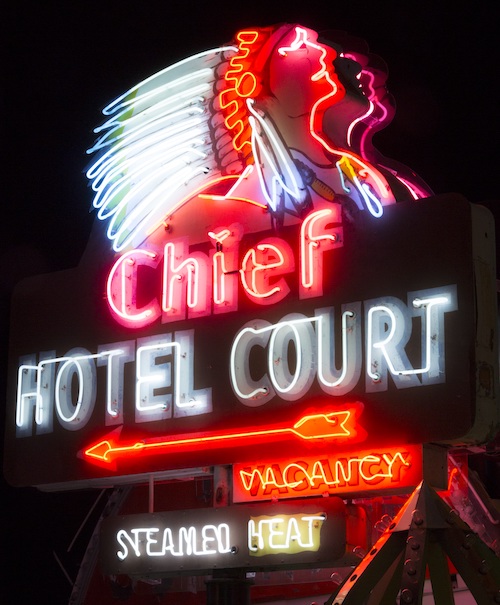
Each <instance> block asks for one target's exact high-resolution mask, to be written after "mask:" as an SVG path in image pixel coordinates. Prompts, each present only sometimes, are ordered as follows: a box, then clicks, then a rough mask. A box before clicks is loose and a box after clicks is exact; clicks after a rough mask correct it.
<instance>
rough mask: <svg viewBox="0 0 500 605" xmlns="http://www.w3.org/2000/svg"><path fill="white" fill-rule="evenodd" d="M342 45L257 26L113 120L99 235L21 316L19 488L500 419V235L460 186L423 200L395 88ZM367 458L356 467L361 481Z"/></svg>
mask: <svg viewBox="0 0 500 605" xmlns="http://www.w3.org/2000/svg"><path fill="white" fill-rule="evenodd" d="M340 46H341V45H340ZM340 46H339V45H335V48H334V47H333V46H330V45H328V44H326V43H324V42H319V41H318V36H317V34H316V33H315V32H314V31H312V30H309V29H307V28H304V27H301V26H299V25H284V26H277V27H269V28H257V29H252V30H250V29H249V30H243V31H241V32H239V33H238V34H237V35H236V38H235V42H234V44H228V45H225V46H222V47H220V48H216V49H214V50H211V51H206V52H202V53H199V54H197V55H195V56H193V57H190V58H188V59H185V60H184V61H181V62H179V63H177V64H175V65H173V66H170V67H167V68H166V69H164V70H162V71H161V72H159V73H158V74H155V75H153V76H151V77H150V78H148V79H146V80H144V81H143V82H141V83H140V84H138V85H137V86H135V87H133V88H132V89H131V90H130V91H128V92H126V93H124V94H123V95H121V96H120V97H119V98H118V99H116V101H114V102H112V103H111V104H110V105H108V107H107V108H106V109H105V110H104V114H105V116H106V118H105V121H104V123H103V124H102V125H101V126H100V127H99V128H97V129H96V132H97V133H98V138H97V141H96V142H95V144H94V145H93V147H92V148H91V149H90V150H89V153H90V154H91V155H92V165H91V166H90V168H89V170H88V177H89V179H90V181H91V184H92V189H93V192H94V193H93V195H94V198H93V204H94V207H95V209H96V215H97V219H98V220H97V221H96V225H95V232H94V234H93V236H92V239H91V242H92V243H91V244H89V247H88V249H87V251H86V252H85V255H84V257H83V258H82V262H81V263H80V265H79V266H78V267H77V268H76V269H74V270H72V271H68V272H64V273H60V274H58V275H49V276H44V277H43V278H40V279H37V280H33V281H31V282H30V281H29V280H28V281H27V282H26V283H25V284H21V285H20V287H19V289H18V291H17V293H16V298H15V300H14V301H13V304H12V309H13V322H12V326H11V334H12V339H11V349H10V357H9V359H10V367H9V387H8V389H9V406H8V414H7V431H6V432H7V436H6V440H5V443H6V456H5V460H6V461H5V467H6V476H8V477H10V478H11V479H10V480H11V481H12V482H13V483H16V484H21V485H44V486H47V485H49V486H60V485H62V484H65V485H66V484H67V485H68V487H70V486H71V485H72V484H74V483H76V484H79V483H81V482H83V483H85V484H88V483H89V482H90V484H91V485H93V484H97V483H99V482H104V481H108V484H109V481H112V479H113V477H115V476H125V477H128V478H130V479H131V480H133V479H132V478H133V477H134V476H136V475H141V474H143V473H146V472H147V473H149V474H152V475H155V474H156V473H158V472H162V473H163V472H169V473H170V472H172V473H176V472H177V471H178V470H179V469H185V468H191V467H200V466H201V467H210V466H213V465H217V464H231V463H233V462H234V461H235V460H238V461H239V462H241V463H248V462H249V460H248V458H249V456H250V453H249V451H250V449H251V447H249V446H252V445H258V446H259V448H260V449H259V452H260V455H261V456H262V457H263V459H266V460H276V459H277V451H276V450H277V449H278V444H279V450H280V451H279V456H278V459H283V458H284V457H288V458H289V457H296V456H299V457H300V458H301V459H302V458H304V457H305V458H304V459H306V458H308V457H309V456H313V458H314V456H316V453H317V452H318V451H320V449H321V448H322V446H323V445H324V443H325V442H332V443H333V442H335V443H336V444H337V445H339V446H341V447H342V449H343V450H344V449H345V450H346V451H352V450H353V449H354V447H361V446H362V447H363V448H364V449H366V448H370V447H372V446H373V448H374V450H373V451H375V452H388V451H392V450H391V447H392V445H393V444H394V440H395V439H396V440H397V441H398V442H403V443H421V442H427V441H432V442H441V441H446V442H457V441H460V440H461V439H465V440H466V441H468V440H473V441H474V440H475V439H477V438H478V437H477V432H478V431H480V430H482V432H483V433H484V431H485V430H486V429H485V428H484V427H489V426H493V424H494V422H495V421H494V419H493V418H492V416H494V415H495V413H496V412H494V410H495V409H496V408H495V406H494V395H493V393H494V389H493V388H492V387H491V388H487V386H486V387H485V386H484V384H485V381H484V376H485V375H486V376H487V377H489V382H488V381H486V382H487V385H488V384H489V385H490V386H491V385H493V384H494V383H495V380H496V378H495V376H496V373H497V368H496V365H497V363H496V362H497V356H496V348H495V347H496V344H495V343H496V340H495V338H493V339H492V338H491V334H493V335H494V334H495V330H496V324H495V322H494V321H493V319H492V318H494V317H495V316H496V303H495V286H494V284H495V272H494V269H493V262H494V261H493V259H494V254H495V251H494V237H493V231H494V228H493V225H492V222H491V221H490V219H489V218H487V217H485V216H484V215H482V213H481V211H480V210H479V209H478V208H476V207H474V208H473V207H471V206H470V205H469V204H468V203H467V202H465V201H464V200H461V199H457V197H456V196H452V197H449V198H447V197H442V198H430V199H419V202H418V204H417V203H414V201H415V199H417V198H421V197H425V196H428V195H430V193H431V192H430V190H428V188H426V186H425V184H423V183H422V182H421V180H420V179H419V178H418V177H417V176H416V175H414V174H413V173H412V172H411V171H409V170H407V169H405V168H404V167H402V166H400V165H396V164H393V163H391V161H390V160H386V159H385V158H382V156H380V155H379V154H377V153H376V151H375V149H374V148H373V146H372V145H371V137H372V134H373V132H374V131H375V130H377V129H379V128H380V127H382V126H384V125H385V124H387V123H388V121H389V119H390V117H391V115H392V110H391V109H390V107H389V103H388V100H387V98H386V96H385V92H384V91H385V76H383V75H381V74H380V73H379V72H377V71H376V70H375V69H374V68H372V67H371V62H370V61H371V59H370V57H368V56H366V57H365V56H362V55H360V54H359V53H358V52H355V51H352V52H350V50H349V48H348V44H347V46H346V48H344V49H343V50H341V48H340ZM353 60H356V61H357V62H358V68H357V75H356V77H354V78H353V77H352V72H353V69H352V61H353ZM354 80H355V81H354ZM383 93H384V94H383ZM409 225H411V229H408V226H409ZM445 232H446V233H447V245H446V247H443V245H442V234H443V233H445ZM423 242H424V243H425V245H424V244H423ZM436 259H439V262H437V261H436ZM479 262H481V263H482V264H481V265H478V263H479ZM485 267H486V269H485ZM479 278H480V284H479V283H477V282H478V280H479ZM484 284H489V285H490V286H491V287H490V288H489V289H488V288H485V287H484ZM492 284H493V285H492ZM62 292H64V293H65V295H64V296H62V295H61V293H62ZM285 305H286V308H285ZM484 309H486V310H485V311H484V313H483V310H484ZM62 326H71V329H65V328H63V327H62ZM483 335H489V336H488V337H486V336H483ZM478 366H480V367H481V372H478V371H477V367H478ZM485 368H486V370H485ZM479 381H481V384H477V383H478V382H479ZM433 401H439V402H440V405H439V408H438V406H435V405H434V404H433V403H432V402H433ZM478 410H479V413H478ZM481 410H488V414H489V416H488V419H487V420H483V421H476V419H479V418H480V417H481V415H482V412H481ZM342 414H347V415H348V416H349V420H346V421H344V419H343V418H341V415H342ZM451 416H453V417H454V419H456V422H454V423H449V422H448V418H449V417H451ZM334 421H335V422H336V423H337V424H335V422H334ZM480 426H481V427H483V428H482V429H479V427H480ZM482 438H483V437H482ZM61 442H64V444H65V448H67V449H68V453H67V454H66V453H65V454H64V456H63V457H64V460H62V459H60V453H61V451H62V450H61V447H60V443H61ZM387 448H389V449H387ZM20 450H22V451H23V454H22V455H18V454H17V452H19V451H20ZM65 451H66V450H65ZM367 455H368V456H369V454H367ZM402 455H403V454H402ZM349 456H350V458H352V459H353V460H354V459H355V458H356V456H354V455H353V456H351V454H349ZM319 459H320V458H316V461H317V460H319ZM26 460H29V461H30V463H29V464H26ZM370 460H371V458H367V459H366V460H364V461H360V460H358V462H356V463H355V462H353V463H352V464H354V465H356V464H358V466H359V465H361V466H360V468H361V471H360V476H361V477H362V478H363V477H364V476H365V469H366V467H367V464H368V462H369V461H370ZM273 464H274V463H273ZM312 464H313V466H314V461H313V463H312ZM358 470H359V469H358ZM318 472H319V471H318ZM405 472H406V471H405ZM325 473H326V471H325ZM358 474H359V473H358ZM403 474H404V473H403ZM368 476H369V474H367V475H366V477H368ZM364 480H365V479H363V481H364ZM277 481H278V479H277ZM369 481H372V479H370V480H369ZM369 481H368V479H366V481H365V483H366V482H369ZM278 484H279V482H278ZM279 485H281V484H279ZM288 488H290V486H288ZM288 488H287V489H288ZM280 489H282V487H280ZM283 489H284V488H283ZM311 489H313V486H311Z"/></svg>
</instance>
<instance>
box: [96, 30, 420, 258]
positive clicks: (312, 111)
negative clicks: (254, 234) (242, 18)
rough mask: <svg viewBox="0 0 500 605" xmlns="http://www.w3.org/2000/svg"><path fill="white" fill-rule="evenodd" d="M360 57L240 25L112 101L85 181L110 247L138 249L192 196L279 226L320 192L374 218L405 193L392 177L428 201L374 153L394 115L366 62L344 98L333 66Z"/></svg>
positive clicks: (416, 184)
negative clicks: (377, 135) (377, 137)
mask: <svg viewBox="0 0 500 605" xmlns="http://www.w3.org/2000/svg"><path fill="white" fill-rule="evenodd" d="M336 48H337V47H336ZM359 56H360V55H359V53H356V52H351V51H350V50H349V49H348V48H347V49H345V50H344V51H342V50H340V49H334V48H333V47H332V46H330V45H329V44H326V43H323V42H319V41H318V36H317V34H316V32H314V31H313V30H311V29H308V28H305V27H302V26H300V25H282V26H273V27H267V28H255V29H244V30H241V31H239V32H238V33H237V35H236V37H235V43H234V44H230V45H225V46H221V47H219V48H215V49H213V50H211V51H205V52H201V53H198V54H197V55H193V56H192V57H189V58H187V59H185V60H183V61H180V62H179V63H176V64H175V65H172V66H170V67H168V68H166V69H164V70H162V71H160V72H158V73H157V74H154V75H152V76H150V77H149V78H147V79H146V80H144V81H143V82H140V83H139V84H137V85H136V86H134V87H133V88H131V89H130V90H129V91H127V92H126V93H124V94H123V95H121V96H120V97H118V99H116V101H114V102H112V103H110V104H109V105H108V107H106V108H105V110H104V112H103V113H104V114H105V116H106V120H105V121H104V123H103V124H102V125H101V126H99V127H98V128H96V129H95V132H96V133H98V139H97V141H96V142H95V144H94V145H93V146H92V147H91V149H89V153H97V154H99V156H98V157H97V159H96V160H95V161H94V163H93V164H92V165H91V167H90V168H89V170H88V172H87V175H88V178H89V179H90V180H91V182H92V189H93V191H94V200H93V205H94V207H95V208H96V210H97V216H98V218H99V219H100V220H105V221H108V229H107V237H108V238H109V240H110V241H111V243H112V246H113V249H114V250H115V251H117V252H126V251H127V250H129V249H131V248H133V247H138V246H140V245H141V244H142V243H143V242H144V241H145V240H146V239H147V238H148V237H150V236H151V234H153V233H155V231H156V229H157V228H158V226H161V225H162V224H163V223H164V221H165V219H166V217H171V216H172V215H174V214H175V213H176V212H178V211H179V209H180V208H181V207H183V206H184V205H185V204H187V203H189V202H190V201H191V200H193V199H194V198H195V197H197V199H200V198H201V199H207V198H208V199H214V200H215V199H217V200H225V199H232V200H235V201H238V202H250V204H252V205H255V206H256V207H259V206H260V207H265V208H267V209H268V210H269V212H270V214H271V216H272V217H276V221H277V223H278V224H280V223H282V222H283V217H284V216H285V215H287V214H292V215H294V216H298V217H302V215H303V212H304V210H305V209H310V208H311V207H314V204H315V203H316V201H317V199H318V196H319V197H321V196H323V197H322V199H327V200H328V201H330V202H331V201H334V200H335V198H336V197H337V196H340V197H342V196H344V198H345V197H347V198H351V199H352V200H354V201H355V203H356V204H357V205H358V207H359V209H360V210H366V211H367V212H368V213H369V214H371V215H372V216H373V217H374V218H377V219H378V218H381V217H382V216H383V213H384V206H385V205H387V204H390V203H393V202H394V201H396V196H397V195H398V196H400V195H403V194H402V193H401V191H402V189H401V188H400V187H399V188H397V189H394V190H393V188H392V185H391V184H390V183H393V182H394V179H396V180H398V181H399V183H400V184H402V185H403V189H406V190H407V192H408V197H409V198H410V199H417V198H419V197H422V196H425V195H428V191H429V190H428V189H426V188H425V186H423V185H422V183H421V182H420V180H419V179H418V177H413V176H412V173H411V171H409V170H408V171H405V170H404V169H401V170H399V169H398V166H399V165H396V164H395V163H391V162H390V161H387V162H385V164H384V163H383V162H382V161H381V160H382V159H383V158H382V156H381V155H380V154H377V153H376V152H374V149H373V146H372V145H371V137H372V133H373V132H374V131H376V130H379V129H380V128H382V127H383V126H384V125H385V124H386V122H388V121H389V120H390V118H391V117H392V114H390V112H389V111H388V109H387V107H388V105H387V104H384V98H383V96H382V95H383V90H385V89H384V87H383V82H384V81H385V80H380V78H379V79H377V76H376V75H375V73H376V70H374V69H371V68H370V65H368V64H365V63H363V65H362V66H361V70H360V73H359V78H358V80H357V81H358V82H359V84H357V85H355V88H356V86H357V88H356V94H357V99H358V101H357V104H356V103H351V102H350V101H349V99H348V98H347V97H348V91H347V88H348V85H347V83H346V80H345V77H347V78H348V79H349V78H351V76H346V73H347V72H346V70H345V69H344V68H343V67H342V66H343V65H344V67H345V63H342V62H346V61H351V63H352V60H357V59H358V58H359ZM351 79H352V78H351ZM381 81H382V84H381V83H380V82H381ZM351 88H352V83H351ZM349 103H350V105H349ZM346 108H347V109H346ZM326 112H328V119H326ZM294 120H295V121H294ZM299 123H303V126H304V127H302V126H300V127H299ZM332 125H334V126H332ZM299 159H300V162H298V160H299ZM338 162H340V163H341V164H342V166H343V169H342V170H339V169H338ZM304 163H305V167H304V166H303V164H304ZM328 163H329V166H328V169H327V170H325V167H326V166H327V164H328ZM379 164H380V166H383V167H387V168H388V170H381V169H380V167H379ZM330 169H331V170H330ZM389 173H390V174H392V177H391V179H390V180H387V179H388V178H389V177H388V174H389ZM311 174H312V176H311ZM309 177H311V178H309ZM214 185H217V187H218V191H217V192H212V191H211V189H212V190H213V189H214ZM224 186H225V187H226V189H225V193H224V192H222V193H221V191H224ZM396 191H397V193H396ZM325 192H328V193H327V194H325ZM248 209H249V210H250V208H248Z"/></svg>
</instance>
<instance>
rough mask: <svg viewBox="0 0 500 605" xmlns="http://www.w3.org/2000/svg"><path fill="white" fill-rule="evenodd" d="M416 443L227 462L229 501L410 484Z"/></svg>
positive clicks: (418, 456)
mask: <svg viewBox="0 0 500 605" xmlns="http://www.w3.org/2000/svg"><path fill="white" fill-rule="evenodd" d="M422 455H423V454H422V447H421V446H411V445H405V446H401V447H392V448H386V449H383V448H382V449H380V450H375V449H371V450H356V451H351V452H337V451H334V452H328V453H327V452H323V453H320V452H318V454H317V455H316V456H307V457H300V458H299V457H297V458H291V459H287V460H281V459H272V460H270V461H268V462H254V463H245V464H234V465H233V483H232V491H233V501H234V502H246V501H258V500H271V499H273V498H279V499H280V500H281V499H283V498H297V497H303V496H319V495H333V494H335V495H342V496H345V495H346V494H352V493H355V494H357V495H360V494H363V493H366V492H373V491H377V492H380V491H387V490H391V489H392V490H394V489H398V490H404V489H405V488H407V489H408V488H414V487H416V486H417V485H418V483H419V482H420V481H421V480H422Z"/></svg>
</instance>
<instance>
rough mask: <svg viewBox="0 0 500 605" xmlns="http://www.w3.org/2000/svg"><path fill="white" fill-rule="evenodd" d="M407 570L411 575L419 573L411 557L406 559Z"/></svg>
mask: <svg viewBox="0 0 500 605" xmlns="http://www.w3.org/2000/svg"><path fill="white" fill-rule="evenodd" d="M405 570H406V573H407V574H408V575H409V576H414V575H415V574H416V573H417V568H416V566H415V563H414V562H413V561H412V560H411V559H407V560H406V561H405Z"/></svg>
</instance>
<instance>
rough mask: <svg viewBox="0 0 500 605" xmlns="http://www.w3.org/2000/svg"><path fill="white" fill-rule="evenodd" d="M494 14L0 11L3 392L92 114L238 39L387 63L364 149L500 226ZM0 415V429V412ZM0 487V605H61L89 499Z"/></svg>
mask: <svg viewBox="0 0 500 605" xmlns="http://www.w3.org/2000/svg"><path fill="white" fill-rule="evenodd" d="M495 6H496V3H494V2H491V1H490V2H481V1H474V2H469V1H466V2H462V3H461V4H460V7H459V5H458V3H456V4H450V3H444V2H438V1H434V2H425V1H422V0H421V1H413V0H406V1H399V2H392V1H384V0H379V1H372V2H366V3H363V2H358V1H352V2H348V1H344V2H340V1H335V0H329V1H328V2H318V1H314V0H303V1H302V2H297V1H295V0H293V1H292V0H291V1H289V2H286V3H285V2H270V1H269V0H268V1H267V2H261V1H257V0H254V1H252V2H246V3H243V2H229V1H226V2H222V1H220V0H216V1H213V2H208V1H196V0H194V1H193V2H186V1H177V0H169V1H165V2H158V1H155V2H151V1H148V0H145V1H143V2H127V1H121V2H110V1H106V0H100V1H99V2H97V1H92V0H91V1H88V2H78V1H74V2H69V1H68V2H62V1H61V2H55V1H54V0H46V1H41V2H39V1H35V0H32V1H30V2H23V1H22V0H17V1H16V2H10V3H8V6H7V8H3V10H2V16H1V18H0V20H1V37H2V44H3V53H2V56H3V59H4V61H3V72H2V73H3V78H2V80H3V81H2V92H3V94H2V95H1V103H2V114H1V115H2V127H3V129H2V137H1V140H2V142H3V152H4V153H3V161H2V180H1V183H2V186H1V188H0V196H1V200H2V204H3V208H4V214H3V217H2V221H1V223H0V232H1V234H2V237H1V241H0V313H1V318H2V323H1V332H0V337H1V341H2V343H3V344H4V345H5V346H3V347H2V357H1V360H0V361H1V363H2V365H1V366H0V386H1V387H2V392H5V366H6V348H7V339H8V313H9V299H10V294H11V291H12V288H13V286H14V284H15V282H16V281H17V280H19V279H21V278H23V277H26V276H29V275H33V274H36V273H43V272H52V271H56V270H59V269H65V268H69V267H72V266H75V265H76V264H77V263H78V261H79V259H80V256H81V254H82V252H83V250H84V248H85V245H86V242H87V238H88V236H89V233H90V229H91V226H92V222H93V220H94V216H93V214H92V212H91V210H90V206H91V198H92V196H91V192H90V189H89V188H88V185H87V182H86V177H85V168H86V166H87V163H88V157H87V156H86V154H85V150H86V149H87V148H88V147H90V146H91V144H92V142H93V139H94V135H93V133H92V130H93V128H94V127H95V126H97V125H98V124H100V123H101V121H102V119H101V114H100V112H101V109H102V108H103V107H104V106H105V105H106V104H107V103H108V102H109V101H111V100H112V99H113V98H115V97H116V96H118V95H119V94H121V93H122V92H124V91H125V90H127V89H128V88H130V87H131V86H133V85H134V84H136V83H137V82H139V81H141V80H143V79H144V78H145V77H147V76H149V75H150V74H152V73H154V72H156V71H158V70H160V69H162V68H163V67H165V66H167V65H169V64H171V63H173V62H175V61H177V60H179V59H182V58H184V57H187V56H189V55H190V54H193V53H194V52H197V51H201V50H205V49H208V48H212V47H216V46H218V45H220V44H221V43H224V42H228V41H230V40H231V39H232V37H233V35H234V33H235V32H236V30H237V29H239V28H241V27H245V26H253V25H268V24H273V23H279V22H290V23H293V22H298V23H301V24H303V25H306V26H309V27H311V28H313V29H315V30H317V31H319V32H320V33H321V32H322V31H329V30H342V31H346V32H348V33H350V34H352V35H355V36H358V37H360V38H363V39H365V40H366V41H367V42H368V44H369V46H370V50H371V52H374V53H376V54H378V55H380V56H381V57H383V59H384V60H385V61H386V62H387V64H388V66H389V80H388V88H389V90H390V92H391V93H392V94H393V95H394V97H395V99H396V103H397V112H396V116H395V118H394V120H393V122H392V124H391V125H390V126H389V127H388V128H387V129H386V130H385V131H384V132H382V133H379V134H378V135H376V137H375V139H374V141H375V145H376V146H377V148H378V149H380V150H381V151H382V152H383V153H384V155H386V156H388V157H391V158H394V159H396V160H398V161H400V162H403V163H404V164H407V165H408V166H410V167H411V168H412V169H414V170H415V171H416V172H417V173H418V174H419V175H420V176H421V177H422V178H423V179H424V180H425V181H426V182H427V183H428V184H429V185H430V186H431V188H432V189H433V190H434V191H435V192H436V193H448V192H459V193H461V194H463V195H464V196H465V197H466V198H468V199H469V201H471V202H475V203H485V204H486V205H487V206H488V207H489V208H490V209H491V210H492V211H493V212H494V214H495V215H497V216H499V218H500V213H499V211H498V209H497V205H500V201H498V202H495V201H494V200H495V199H497V200H498V195H497V181H498V175H497V173H498V168H497V166H498V162H499V160H500V157H499V153H498V139H499V137H498V135H499V122H498V112H499V102H498V83H497V78H498V75H497V74H498V62H499V59H500V53H499V51H498V29H497V28H498V23H499V17H500V14H499V10H498V5H497V6H496V8H495ZM443 245H445V244H443ZM0 401H1V402H3V401H4V399H3V398H0ZM2 407H3V406H2ZM0 417H1V418H2V424H3V410H2V412H0ZM2 432H3V431H2ZM0 486H1V491H0V511H1V517H2V521H1V524H0V528H1V529H0V531H1V534H0V552H1V555H2V556H3V557H5V561H4V562H3V563H2V562H1V561H0V563H1V568H2V570H3V572H4V577H5V578H6V580H4V582H3V583H0V602H1V603H4V604H5V605H10V604H11V603H16V605H24V604H28V603H31V602H33V600H34V598H35V597H36V602H37V603H45V602H47V603H48V602H51V603H52V604H53V605H58V604H59V603H66V602H67V600H68V598H69V594H70V585H69V583H68V581H67V579H66V578H65V577H64V574H63V572H62V571H61V570H60V568H59V566H58V564H57V562H56V560H55V557H54V554H53V553H54V552H55V554H56V555H57V556H58V557H59V558H60V559H61V561H62V562H63V564H64V565H65V567H66V568H67V571H68V573H69V574H70V575H71V576H73V577H74V575H75V573H76V564H77V563H78V558H79V556H81V554H82V552H83V548H84V543H80V544H79V545H78V546H76V547H75V548H74V550H72V552H70V553H67V552H66V550H67V548H68V546H69V544H70V542H71V540H72V539H73V536H74V534H75V532H76V531H77V529H78V527H79V526H80V523H81V522H82V521H83V519H84V517H85V515H86V513H87V511H88V509H89V507H90V506H91V504H92V503H93V501H94V500H95V498H96V497H97V493H92V492H83V493H78V494H75V493H64V494H43V493H39V492H37V491H36V490H33V489H30V488H27V489H12V488H10V487H9V486H7V485H6V484H5V482H4V481H3V480H2V481H1V483H0ZM80 542H82V539H80ZM79 549H80V551H81V552H80V551H79ZM47 576H48V578H49V579H46V577H47ZM4 593H5V596H4Z"/></svg>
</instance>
